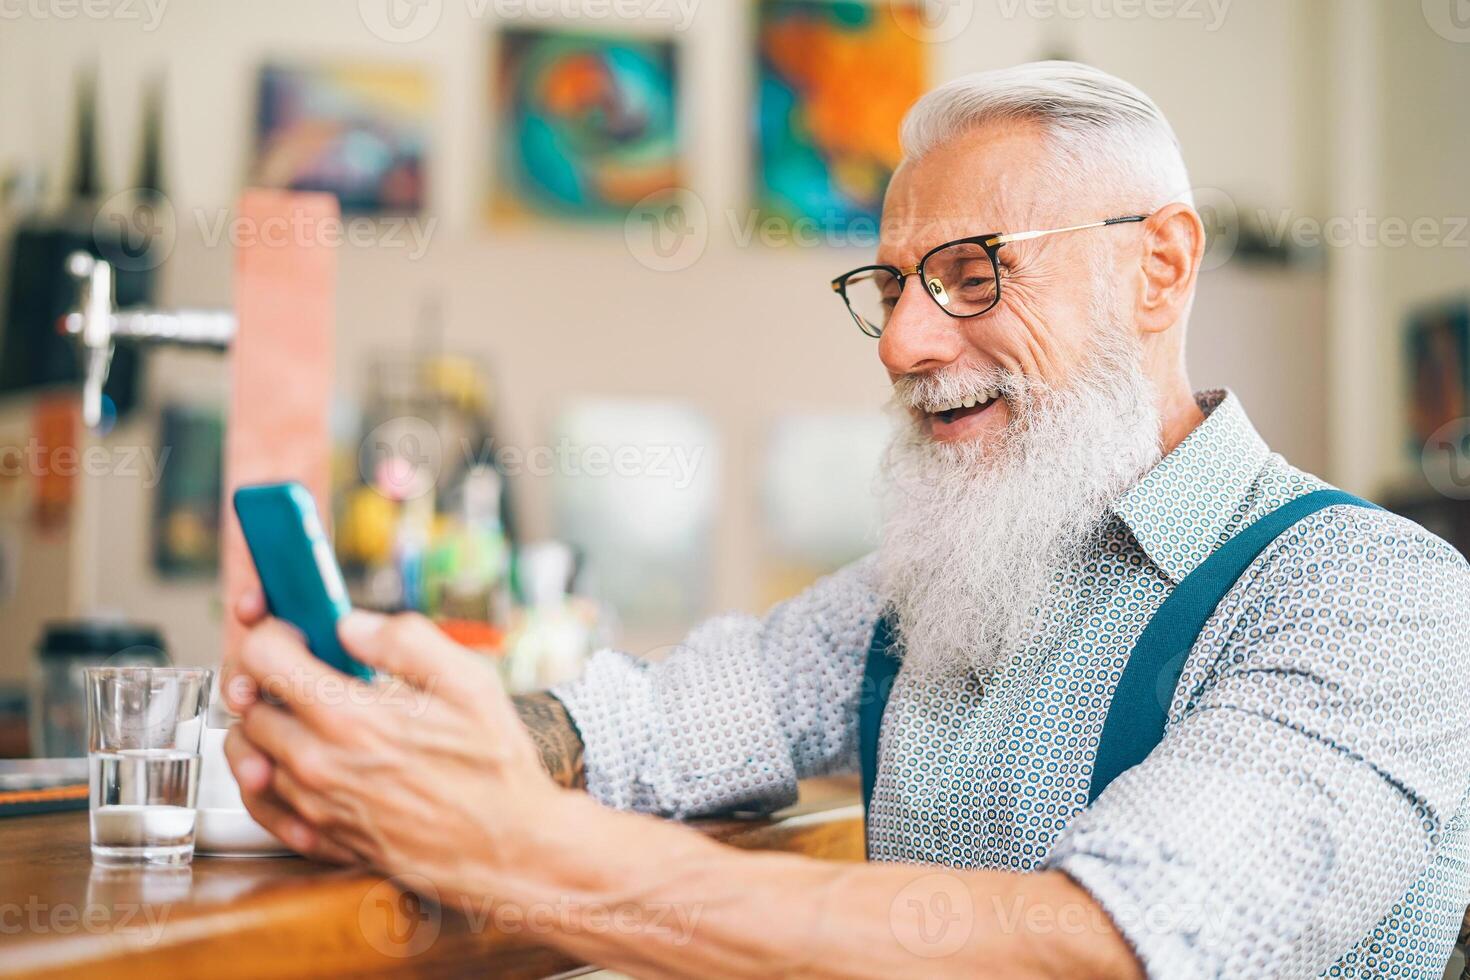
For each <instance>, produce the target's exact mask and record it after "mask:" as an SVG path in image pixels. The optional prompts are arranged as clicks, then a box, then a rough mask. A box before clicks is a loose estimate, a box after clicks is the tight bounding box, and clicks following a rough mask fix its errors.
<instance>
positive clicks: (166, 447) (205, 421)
mask: <svg viewBox="0 0 1470 980" xmlns="http://www.w3.org/2000/svg"><path fill="white" fill-rule="evenodd" d="M159 428H160V431H159V440H158V445H159V452H160V456H159V459H160V462H161V469H160V476H161V479H160V480H159V484H158V488H157V489H156V490H155V493H156V494H157V496H156V497H155V498H154V504H153V567H154V568H155V569H156V570H157V571H158V573H159V574H160V575H163V576H166V577H169V578H181V577H194V576H203V577H207V576H212V575H214V574H215V573H216V572H217V571H218V570H219V516H220V501H221V498H222V497H223V494H224V485H223V483H222V482H221V479H222V473H223V459H224V432H225V420H224V413H223V412H221V411H220V410H219V409H218V408H208V407H198V406H191V405H168V406H165V407H164V409H163V411H162V413H161V419H160V426H159ZM163 453H167V454H168V455H166V456H165V455H163Z"/></svg>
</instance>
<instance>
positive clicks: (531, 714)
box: [512, 693, 587, 789]
mask: <svg viewBox="0 0 1470 980" xmlns="http://www.w3.org/2000/svg"><path fill="white" fill-rule="evenodd" d="M512 700H514V702H515V708H516V713H517V714H519V715H520V716H521V723H522V724H523V725H525V726H526V730H527V731H528V732H530V733H531V740H532V741H533V742H535V743H536V751H538V752H540V753H541V764H542V765H544V766H545V767H546V771H547V772H549V773H550V774H551V778H552V779H554V780H556V781H557V782H558V783H560V784H561V785H563V786H566V787H568V788H570V789H581V788H583V787H584V786H586V783H587V774H586V770H585V769H584V768H583V763H582V736H581V734H580V733H579V732H578V731H577V726H576V724H575V723H574V722H573V721H572V716H571V715H570V714H568V713H567V709H566V706H565V705H563V704H562V703H561V702H560V701H558V700H557V699H556V698H555V697H554V696H552V695H550V694H545V693H537V694H519V695H516V697H515V698H513V699H512Z"/></svg>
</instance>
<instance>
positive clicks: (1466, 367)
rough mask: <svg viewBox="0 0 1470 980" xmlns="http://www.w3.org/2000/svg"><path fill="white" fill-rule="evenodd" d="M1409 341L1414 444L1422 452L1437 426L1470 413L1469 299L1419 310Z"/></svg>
mask: <svg viewBox="0 0 1470 980" xmlns="http://www.w3.org/2000/svg"><path fill="white" fill-rule="evenodd" d="M1408 346H1409V350H1408V361H1409V371H1410V377H1409V420H1410V426H1411V435H1412V438H1413V443H1412V445H1411V447H1410V449H1411V451H1412V452H1414V453H1415V454H1418V453H1420V452H1421V451H1422V450H1423V449H1424V447H1425V445H1426V444H1427V443H1428V442H1429V441H1430V439H1432V438H1433V437H1434V436H1435V433H1436V432H1437V431H1438V430H1440V429H1441V428H1442V427H1444V426H1445V425H1447V424H1449V423H1450V422H1453V421H1456V420H1463V419H1464V418H1465V417H1466V416H1467V415H1470V397H1467V391H1470V300H1457V301H1455V302H1452V303H1442V304H1437V305H1434V306H1428V307H1425V308H1423V309H1420V310H1418V311H1416V312H1415V313H1414V314H1413V315H1412V316H1411V317H1410V318H1409V329H1408Z"/></svg>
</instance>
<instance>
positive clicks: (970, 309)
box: [832, 214, 1149, 337]
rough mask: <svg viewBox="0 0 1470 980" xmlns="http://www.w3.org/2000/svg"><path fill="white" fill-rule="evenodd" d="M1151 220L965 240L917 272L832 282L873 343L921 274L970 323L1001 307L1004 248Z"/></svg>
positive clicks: (886, 268) (888, 271) (944, 305)
mask: <svg viewBox="0 0 1470 980" xmlns="http://www.w3.org/2000/svg"><path fill="white" fill-rule="evenodd" d="M1148 217H1149V216H1148V215H1146V214H1134V215H1129V216H1128V217H1126V218H1109V219H1107V220H1106V221H1094V222H1093V223H1091V224H1086V225H1073V226H1072V227H1070V228H1052V229H1049V230H1047V231H1018V232H1015V233H1013V234H1008V235H995V234H990V235H974V236H972V237H970V238H960V239H956V240H955V241H952V242H945V243H944V244H943V245H937V246H935V247H934V248H931V249H930V250H929V251H928V252H926V253H924V257H923V258H921V259H920V260H919V264H918V265H916V266H914V267H913V268H912V269H900V268H898V267H897V266H893V265H865V266H862V267H860V268H857V269H853V270H852V271H851V272H848V273H845V274H843V275H840V276H838V277H837V278H836V279H833V280H832V291H833V292H835V293H836V294H837V295H839V296H841V297H842V301H843V302H844V303H846V304H847V311H848V312H849V313H851V314H852V318H853V320H854V321H855V322H856V323H857V325H858V329H859V330H861V331H862V332H863V333H865V334H867V335H868V336H869V337H881V336H882V335H883V328H884V327H886V326H887V325H888V318H889V317H890V316H892V315H893V308H894V307H895V306H897V305H898V297H899V296H900V294H901V293H902V292H903V285H904V280H905V279H907V278H908V277H909V276H912V275H914V274H916V273H917V274H918V276H919V281H920V282H922V283H923V284H924V291H925V292H927V293H928V294H929V298H930V299H932V300H934V302H935V303H937V304H939V308H940V309H941V310H943V311H944V312H946V313H948V314H949V315H950V316H952V317H957V318H959V319H968V318H970V317H973V316H979V315H980V314H982V313H988V312H990V311H991V310H993V309H995V307H996V304H998V303H999V302H1000V281H1001V278H1002V277H1003V271H1004V270H1002V269H1001V267H1000V260H999V259H997V258H996V256H997V254H998V253H999V252H1000V249H1001V247H1002V246H1005V245H1009V244H1010V243H1012V242H1028V241H1031V240H1032V239H1036V238H1045V237H1047V236H1048V235H1061V234H1064V233H1066V232H1071V231H1086V230H1088V229H1090V228H1106V227H1108V226H1109V225H1124V224H1131V223H1134V222H1139V221H1147V220H1148Z"/></svg>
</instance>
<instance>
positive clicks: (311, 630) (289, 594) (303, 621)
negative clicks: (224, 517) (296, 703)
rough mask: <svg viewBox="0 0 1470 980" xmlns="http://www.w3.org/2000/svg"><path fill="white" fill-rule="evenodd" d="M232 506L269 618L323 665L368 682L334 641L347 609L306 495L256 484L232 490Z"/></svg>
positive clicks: (367, 674)
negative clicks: (300, 639)
mask: <svg viewBox="0 0 1470 980" xmlns="http://www.w3.org/2000/svg"><path fill="white" fill-rule="evenodd" d="M234 503H235V514H236V515H237V516H238V517H239V518H240V527H241V529H242V530H243V531H244V532H245V544H246V545H247V546H249V548H250V557H251V559H252V560H253V561H254V562H255V571H256V572H257V573H258V574H259V576H260V584H261V588H262V589H263V590H264V591H265V603H266V607H267V608H268V609H269V610H270V613H271V615H272V616H275V617H276V618H277V619H283V620H285V621H286V622H288V623H290V624H291V625H292V626H294V627H296V628H297V629H299V630H300V631H301V632H302V634H304V635H305V637H306V645H307V646H308V647H310V648H311V652H312V653H314V654H316V656H317V658H318V659H320V660H321V661H323V662H324V663H326V664H328V665H330V666H332V667H335V668H336V669H337V670H340V671H342V673H344V674H350V675H352V676H353V677H360V678H363V679H364V680H366V679H369V678H371V677H372V676H373V672H372V668H370V667H367V666H364V665H363V664H361V663H359V662H358V661H357V660H354V659H353V658H352V656H351V655H350V654H348V652H347V651H346V650H345V649H344V648H343V646H342V641H341V640H339V639H338V638H337V622H338V620H340V619H341V618H342V617H343V616H345V615H347V613H348V612H349V611H350V610H351V609H352V603H351V602H350V601H349V600H348V598H347V585H346V583H345V582H343V580H342V570H341V569H340V568H339V567H338V566H337V557H336V556H335V555H334V554H333V553H332V545H331V543H330V542H328V541H327V532H326V530H325V529H323V527H322V521H321V517H320V515H318V513H317V509H316V501H314V500H313V499H312V496H311V491H309V490H307V489H306V488H305V487H304V486H302V485H301V484H299V483H260V484H254V485H251V486H243V487H240V488H239V489H238V490H236V491H235V497H234Z"/></svg>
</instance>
